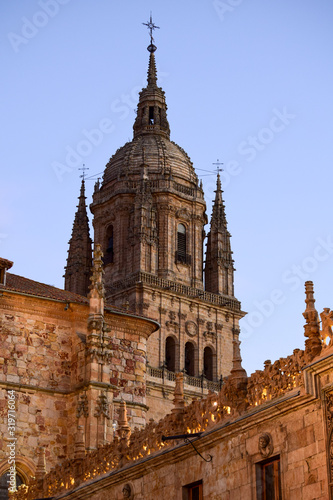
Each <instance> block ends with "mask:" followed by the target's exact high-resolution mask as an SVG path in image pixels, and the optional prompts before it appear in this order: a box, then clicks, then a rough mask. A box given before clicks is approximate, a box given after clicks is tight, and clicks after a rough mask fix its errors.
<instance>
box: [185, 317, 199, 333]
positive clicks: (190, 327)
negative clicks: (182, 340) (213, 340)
mask: <svg viewBox="0 0 333 500" xmlns="http://www.w3.org/2000/svg"><path fill="white" fill-rule="evenodd" d="M185 331H186V333H187V335H189V336H190V337H195V335H197V333H198V325H197V324H196V323H194V321H186V323H185Z"/></svg>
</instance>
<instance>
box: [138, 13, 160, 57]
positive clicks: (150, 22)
mask: <svg viewBox="0 0 333 500" xmlns="http://www.w3.org/2000/svg"><path fill="white" fill-rule="evenodd" d="M142 24H143V25H144V26H147V28H148V30H149V35H150V45H149V47H148V50H149V52H155V50H156V47H155V45H154V44H153V42H154V37H153V31H154V30H156V29H158V30H159V29H160V27H159V26H156V24H154V23H153V18H152V15H151V13H150V19H149V21H148V22H147V23H142ZM151 49H154V50H151Z"/></svg>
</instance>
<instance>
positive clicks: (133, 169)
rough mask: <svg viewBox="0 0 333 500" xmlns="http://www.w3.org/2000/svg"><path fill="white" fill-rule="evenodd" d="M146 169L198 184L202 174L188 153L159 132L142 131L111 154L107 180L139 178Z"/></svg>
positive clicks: (106, 175) (150, 177) (105, 173)
mask: <svg viewBox="0 0 333 500" xmlns="http://www.w3.org/2000/svg"><path fill="white" fill-rule="evenodd" d="M143 170H144V171H145V174H146V175H148V178H149V179H151V180H153V179H154V177H155V178H156V176H159V177H160V176H168V177H170V176H171V177H172V178H174V179H175V180H176V179H177V178H178V179H179V180H181V181H185V182H186V181H187V182H189V183H191V184H195V185H197V183H198V177H197V175H196V173H195V171H194V168H193V164H192V162H191V160H190V158H189V156H188V155H187V153H186V152H185V151H184V150H183V149H182V148H181V147H180V146H178V145H177V144H175V143H174V142H172V141H170V140H169V139H167V138H166V137H164V136H163V135H159V134H142V135H139V136H137V137H135V138H134V139H133V140H132V141H131V142H127V143H126V144H125V145H124V146H122V147H121V148H119V149H118V150H117V151H116V153H115V154H114V155H113V156H112V158H110V161H109V162H108V164H107V165H106V169H105V172H104V178H103V184H104V185H105V184H108V183H109V182H112V181H116V180H119V181H120V180H125V179H133V180H134V179H139V178H140V177H141V176H142V172H143Z"/></svg>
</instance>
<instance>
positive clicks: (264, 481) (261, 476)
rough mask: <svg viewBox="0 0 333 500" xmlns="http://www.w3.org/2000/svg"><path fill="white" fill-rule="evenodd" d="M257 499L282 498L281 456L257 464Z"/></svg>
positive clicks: (277, 499)
mask: <svg viewBox="0 0 333 500" xmlns="http://www.w3.org/2000/svg"><path fill="white" fill-rule="evenodd" d="M256 476H257V477H256V483H257V500H281V498H282V497H281V475H280V457H276V458H274V459H272V460H266V461H265V462H262V463H260V464H257V470H256Z"/></svg>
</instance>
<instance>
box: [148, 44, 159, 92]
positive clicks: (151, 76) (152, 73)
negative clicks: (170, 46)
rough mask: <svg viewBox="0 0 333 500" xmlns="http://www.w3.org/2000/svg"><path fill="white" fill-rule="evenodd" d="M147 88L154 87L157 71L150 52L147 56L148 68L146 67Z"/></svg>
mask: <svg viewBox="0 0 333 500" xmlns="http://www.w3.org/2000/svg"><path fill="white" fill-rule="evenodd" d="M147 81H148V86H149V87H151V86H156V82H157V71H156V62H155V54H154V52H150V56H149V66H148V78H147Z"/></svg>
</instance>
